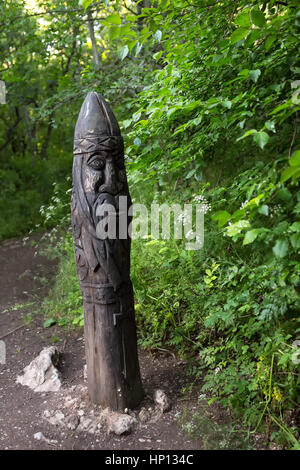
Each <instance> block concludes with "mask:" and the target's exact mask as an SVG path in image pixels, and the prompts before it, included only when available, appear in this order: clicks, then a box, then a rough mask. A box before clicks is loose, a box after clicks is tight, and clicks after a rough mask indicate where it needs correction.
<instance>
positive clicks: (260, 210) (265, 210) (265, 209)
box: [258, 204, 269, 215]
mask: <svg viewBox="0 0 300 470" xmlns="http://www.w3.org/2000/svg"><path fill="white" fill-rule="evenodd" d="M258 213H259V214H262V215H269V206H267V205H266V204H264V205H263V206H261V207H259V208H258Z"/></svg>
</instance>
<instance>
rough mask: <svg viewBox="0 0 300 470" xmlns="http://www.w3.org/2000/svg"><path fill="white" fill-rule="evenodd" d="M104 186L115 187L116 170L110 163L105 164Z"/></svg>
mask: <svg viewBox="0 0 300 470" xmlns="http://www.w3.org/2000/svg"><path fill="white" fill-rule="evenodd" d="M105 184H107V185H108V186H112V187H115V186H116V170H115V168H114V165H113V164H112V163H107V164H106V168H105Z"/></svg>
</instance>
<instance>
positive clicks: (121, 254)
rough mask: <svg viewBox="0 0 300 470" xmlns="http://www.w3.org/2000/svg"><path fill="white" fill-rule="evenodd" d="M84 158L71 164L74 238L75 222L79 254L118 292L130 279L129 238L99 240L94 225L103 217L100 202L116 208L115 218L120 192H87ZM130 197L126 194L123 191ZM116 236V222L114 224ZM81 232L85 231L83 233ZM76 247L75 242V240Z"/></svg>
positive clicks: (74, 231)
mask: <svg viewBox="0 0 300 470" xmlns="http://www.w3.org/2000/svg"><path fill="white" fill-rule="evenodd" d="M84 158H85V157H81V156H77V157H76V158H75V159H74V164H73V181H74V188H75V191H76V192H75V193H74V195H73V197H74V201H75V206H76V213H74V216H73V233H74V239H75V238H76V237H75V233H76V231H77V232H78V225H79V224H80V230H79V233H78V235H79V236H78V238H80V240H81V243H80V245H82V248H83V253H82V254H81V255H82V256H84V257H85V259H86V261H87V263H88V265H89V267H90V268H91V269H92V270H93V271H94V272H97V271H98V269H100V268H101V269H103V271H104V272H105V273H106V275H107V277H108V278H109V280H110V282H111V283H112V285H113V287H114V290H115V291H117V290H118V289H119V288H120V287H121V286H122V284H124V283H125V284H127V283H128V282H130V274H129V273H130V255H129V252H130V251H129V247H130V239H126V240H120V239H118V238H117V239H115V240H111V239H109V238H107V239H104V240H101V239H99V238H98V237H97V234H96V227H97V224H98V223H99V221H100V220H101V219H102V217H101V216H100V217H99V216H97V215H96V213H97V208H98V207H99V205H102V204H103V203H108V204H110V205H112V206H113V207H114V208H115V211H116V218H117V220H118V212H119V203H118V198H119V195H116V196H113V195H111V194H108V193H101V194H97V193H90V192H89V193H86V192H85V190H84V186H83V177H84V171H83V164H84V160H83V159H84ZM126 195H127V197H128V200H129V194H128V193H127V194H126ZM128 222H129V219H128ZM116 229H117V231H116V235H117V237H118V223H117V227H116ZM83 232H84V233H83ZM75 246H76V242H75Z"/></svg>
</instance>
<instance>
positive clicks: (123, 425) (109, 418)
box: [104, 410, 137, 436]
mask: <svg viewBox="0 0 300 470" xmlns="http://www.w3.org/2000/svg"><path fill="white" fill-rule="evenodd" d="M104 413H105V417H106V424H107V431H108V433H114V434H116V435H117V436H121V435H122V434H130V433H131V431H132V430H133V427H134V425H135V424H137V420H136V418H134V417H133V416H130V415H128V414H122V413H117V412H113V411H109V410H105V411H104Z"/></svg>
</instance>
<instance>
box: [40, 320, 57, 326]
mask: <svg viewBox="0 0 300 470" xmlns="http://www.w3.org/2000/svg"><path fill="white" fill-rule="evenodd" d="M55 323H56V320H54V318H48V320H46V321H45V322H44V324H43V327H44V328H49V327H50V326H52V325H55Z"/></svg>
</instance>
